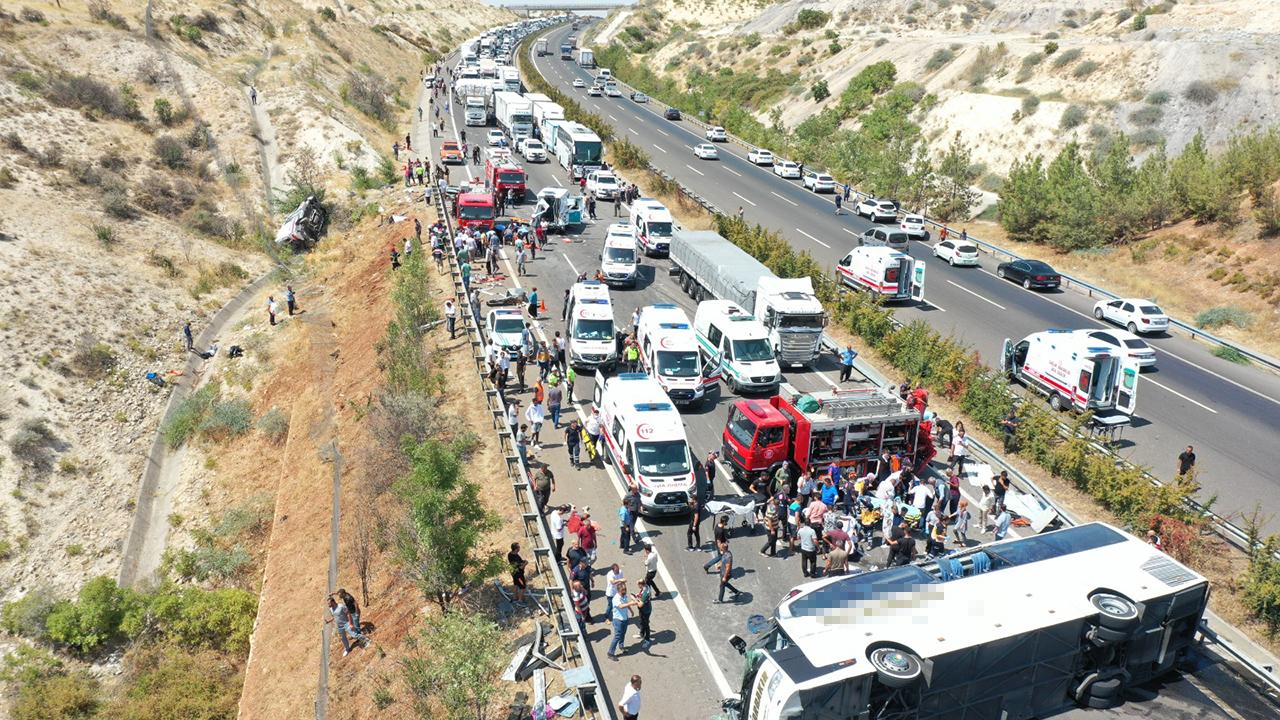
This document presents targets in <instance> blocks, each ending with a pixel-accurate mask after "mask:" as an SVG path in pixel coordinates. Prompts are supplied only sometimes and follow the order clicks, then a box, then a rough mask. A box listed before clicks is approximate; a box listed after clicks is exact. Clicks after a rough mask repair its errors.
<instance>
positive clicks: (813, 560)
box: [796, 522, 818, 578]
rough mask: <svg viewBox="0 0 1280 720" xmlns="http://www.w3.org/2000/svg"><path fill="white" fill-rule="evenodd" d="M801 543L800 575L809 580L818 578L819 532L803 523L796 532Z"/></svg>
mask: <svg viewBox="0 0 1280 720" xmlns="http://www.w3.org/2000/svg"><path fill="white" fill-rule="evenodd" d="M796 538H797V539H799V541H800V574H801V575H804V576H805V577H807V578H810V577H818V531H817V530H814V529H813V525H810V524H809V523H807V522H802V523H801V524H800V527H799V529H797V530H796Z"/></svg>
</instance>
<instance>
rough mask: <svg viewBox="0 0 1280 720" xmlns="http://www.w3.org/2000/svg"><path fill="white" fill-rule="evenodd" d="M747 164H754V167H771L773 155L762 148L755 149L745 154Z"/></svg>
mask: <svg viewBox="0 0 1280 720" xmlns="http://www.w3.org/2000/svg"><path fill="white" fill-rule="evenodd" d="M747 162H751V163H755V164H756V165H772V164H773V153H771V152H769V151H768V150H765V149H764V148H755V149H754V150H752V151H751V152H749V153H747Z"/></svg>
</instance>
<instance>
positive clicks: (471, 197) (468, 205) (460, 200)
mask: <svg viewBox="0 0 1280 720" xmlns="http://www.w3.org/2000/svg"><path fill="white" fill-rule="evenodd" d="M454 202H455V204H454V213H453V216H454V219H455V220H456V221H457V223H458V227H459V228H473V227H474V228H478V229H480V230H492V229H493V218H494V204H493V195H490V194H489V193H487V192H483V191H480V190H479V189H477V190H475V191H472V192H463V193H459V194H458V197H457V199H456V200H455V201H454Z"/></svg>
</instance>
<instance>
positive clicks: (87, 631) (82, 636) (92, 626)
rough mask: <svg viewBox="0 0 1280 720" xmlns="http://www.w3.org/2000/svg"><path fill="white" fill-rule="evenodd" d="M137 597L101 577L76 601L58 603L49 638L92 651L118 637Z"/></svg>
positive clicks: (49, 622)
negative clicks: (121, 624) (122, 622)
mask: <svg viewBox="0 0 1280 720" xmlns="http://www.w3.org/2000/svg"><path fill="white" fill-rule="evenodd" d="M133 603H134V596H133V593H131V592H130V591H128V590H124V589H122V588H121V587H120V586H119V585H117V584H116V581H115V580H112V579H111V578H108V577H104V576H99V577H96V578H93V579H92V580H90V581H89V582H87V583H85V585H84V587H82V588H80V593H79V595H78V596H77V598H76V600H74V601H72V600H63V601H61V602H58V603H55V604H54V606H53V608H52V610H51V611H50V612H49V616H48V618H47V619H46V621H45V626H46V628H47V630H48V634H49V638H50V639H51V640H53V641H55V642H59V643H63V644H64V645H67V646H68V647H71V648H72V649H74V650H77V651H79V652H82V653H83V652H90V651H92V650H94V649H96V648H98V647H99V646H101V645H103V644H104V643H106V642H108V641H110V640H112V639H113V638H115V637H116V636H117V635H118V634H119V632H120V622H121V620H122V619H123V618H124V616H125V613H126V612H128V611H129V610H130V608H131V607H132V604H133Z"/></svg>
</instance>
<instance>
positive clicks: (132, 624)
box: [120, 583, 258, 653]
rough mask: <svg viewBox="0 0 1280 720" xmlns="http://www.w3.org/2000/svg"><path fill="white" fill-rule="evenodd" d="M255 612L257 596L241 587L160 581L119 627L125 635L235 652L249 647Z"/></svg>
mask: <svg viewBox="0 0 1280 720" xmlns="http://www.w3.org/2000/svg"><path fill="white" fill-rule="evenodd" d="M257 613H258V599H257V597H256V596H254V595H253V594H252V593H250V592H248V591H245V590H240V589H237V588H222V589H218V590H204V589H202V588H198V587H191V586H183V587H179V586H177V585H174V584H172V583H166V584H164V585H161V586H160V587H159V588H158V589H156V590H155V591H153V592H151V593H148V594H146V595H144V596H141V597H139V598H138V599H137V600H136V601H135V603H134V604H133V606H132V607H131V608H130V610H129V613H128V615H127V617H122V619H121V623H120V627H121V629H122V630H123V631H124V632H125V633H127V634H128V635H129V637H131V638H140V637H153V638H156V639H159V640H161V641H165V642H172V643H176V644H177V645H180V646H182V647H184V648H204V649H209V650H224V651H228V652H235V653H241V652H244V651H246V650H248V648H249V636H250V635H251V634H252V633H253V621H254V618H255V617H256V616H257Z"/></svg>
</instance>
